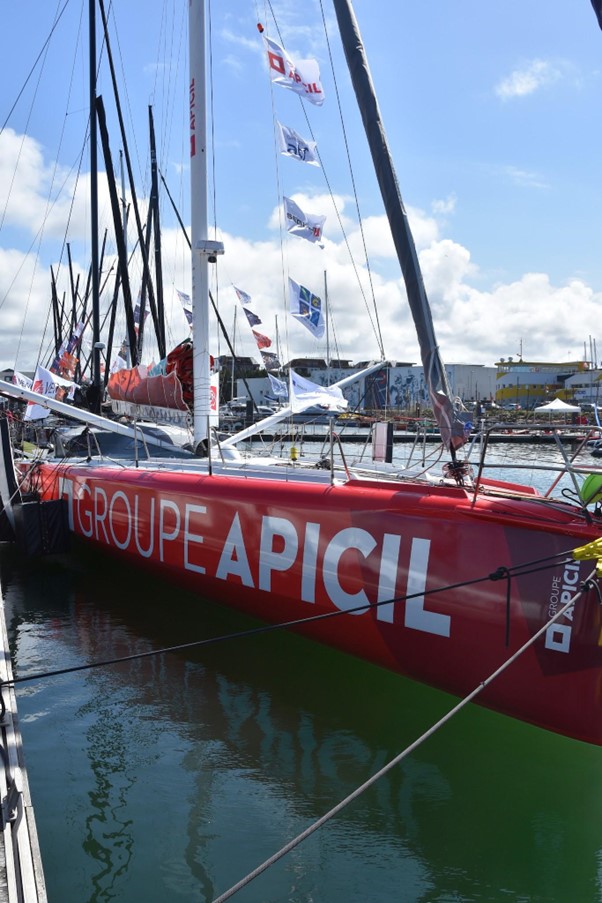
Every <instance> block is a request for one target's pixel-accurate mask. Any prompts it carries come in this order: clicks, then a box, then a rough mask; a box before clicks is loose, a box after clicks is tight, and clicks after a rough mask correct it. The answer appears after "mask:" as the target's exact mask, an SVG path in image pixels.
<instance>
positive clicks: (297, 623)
mask: <svg viewBox="0 0 602 903" xmlns="http://www.w3.org/2000/svg"><path fill="white" fill-rule="evenodd" d="M558 559H564V560H562V561H558ZM572 561H574V559H573V558H572V556H571V553H570V552H558V553H556V554H555V555H550V556H549V557H548V558H537V559H534V560H533V561H530V562H525V563H524V564H519V565H515V566H514V567H513V568H506V567H505V566H504V567H500V568H498V569H497V571H494V572H492V573H491V574H487V576H485V577H475V579H474V580H463V581H462V582H460V583H448V584H446V585H445V586H438V587H435V588H434V589H430V590H421V591H419V592H415V593H409V594H408V595H404V596H394V597H393V598H392V599H382V600H380V601H378V602H367V603H366V602H363V603H362V604H361V605H356V606H354V607H353V608H345V609H340V608H337V609H336V610H335V611H326V612H322V613H321V614H318V615H308V617H306V618H296V619H294V620H292V621H280V622H278V623H277V624H262V625H261V627H253V628H251V629H250V630H241V631H238V632H237V633H226V634H222V635H220V636H216V637H207V638H206V639H203V640H192V641H191V642H188V643H179V644H178V645H176V646H163V647H162V648H161V649H148V650H147V651H146V652H135V653H133V654H132V655H124V656H120V657H119V658H110V659H103V660H101V661H98V662H87V663H86V664H85V665H72V666H70V667H69V668H56V669H54V670H52V671H38V672H37V673H36V674H25V675H23V676H22V677H13V678H12V680H10V681H8V682H7V683H6V684H5V685H6V686H15V685H16V684H22V683H28V682H29V681H32V680H44V679H45V678H47V677H62V676H63V675H65V674H76V673H77V672H79V671H91V670H92V669H94V668H104V667H108V666H109V665H120V664H124V663H126V662H133V661H137V660H138V659H142V658H151V657H152V656H155V655H165V654H167V653H168V652H183V651H184V650H185V649H194V648H200V647H202V646H213V645H216V644H217V643H224V642H227V641H229V640H241V639H245V638H246V637H252V636H260V635H261V634H265V633H272V632H274V631H277V630H288V629H290V628H292V627H303V626H305V625H306V624H312V623H315V622H317V621H325V620H327V619H328V618H337V617H341V616H342V615H352V614H360V613H361V612H365V611H370V610H371V609H375V608H379V607H380V606H381V605H393V604H396V603H398V602H407V601H408V600H410V599H416V598H426V597H427V596H433V595H436V594H437V593H444V592H449V591H450V590H454V589H461V588H462V587H465V586H475V585H476V584H478V583H486V582H487V581H497V580H501V579H506V580H508V581H509V580H510V579H511V578H512V577H521V576H524V575H526V574H533V573H536V572H538V571H542V570H548V569H549V568H551V567H557V566H558V565H559V564H560V565H562V564H566V563H568V562H572ZM533 565H539V566H538V567H533ZM588 579H591V578H588ZM507 595H508V591H507ZM506 605H507V606H508V601H507V602H506ZM506 634H507V629H506Z"/></svg>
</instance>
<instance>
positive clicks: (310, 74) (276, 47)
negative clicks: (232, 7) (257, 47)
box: [264, 35, 324, 107]
mask: <svg viewBox="0 0 602 903" xmlns="http://www.w3.org/2000/svg"><path fill="white" fill-rule="evenodd" d="M264 39H265V43H266V49H267V54H268V66H269V70H270V78H271V79H272V81H273V82H274V84H275V85H282V87H283V88H288V89H289V90H290V91H294V92H295V94H300V95H301V97H303V98H304V100H309V101H310V102H311V103H313V104H315V105H316V106H318V107H321V106H322V104H323V103H324V90H323V88H322V83H321V82H320V67H319V66H318V63H317V61H316V60H297V62H296V63H293V61H292V59H291V58H290V57H289V56H288V54H287V53H286V51H285V50H284V48H282V47H281V46H280V44H277V43H276V41H272V40H271V39H270V38H268V37H266V35H264Z"/></svg>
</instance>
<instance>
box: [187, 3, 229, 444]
mask: <svg viewBox="0 0 602 903" xmlns="http://www.w3.org/2000/svg"><path fill="white" fill-rule="evenodd" d="M189 52H190V85H189V118H190V230H191V240H192V295H191V297H192V330H193V331H192V337H193V358H192V361H193V380H194V382H193V385H194V409H193V414H194V445H195V449H197V450H199V451H200V450H203V448H205V449H206V447H207V441H208V437H209V416H210V413H211V368H210V356H209V263H210V262H212V263H214V262H215V260H216V259H217V255H218V254H222V253H223V245H221V243H218V242H215V241H209V237H208V234H207V233H208V225H207V221H208V216H207V105H206V92H205V83H206V77H205V5H204V0H189Z"/></svg>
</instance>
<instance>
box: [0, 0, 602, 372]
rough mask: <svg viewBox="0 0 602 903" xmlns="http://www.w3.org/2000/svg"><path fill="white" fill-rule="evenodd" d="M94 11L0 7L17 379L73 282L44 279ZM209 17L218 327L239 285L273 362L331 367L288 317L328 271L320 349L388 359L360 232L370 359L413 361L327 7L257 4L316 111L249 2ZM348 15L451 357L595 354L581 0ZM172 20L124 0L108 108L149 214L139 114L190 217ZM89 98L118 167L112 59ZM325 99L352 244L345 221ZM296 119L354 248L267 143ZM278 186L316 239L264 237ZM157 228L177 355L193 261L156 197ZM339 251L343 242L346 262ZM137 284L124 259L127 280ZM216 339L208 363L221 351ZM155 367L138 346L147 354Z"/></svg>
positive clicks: (183, 41) (596, 206)
mask: <svg viewBox="0 0 602 903" xmlns="http://www.w3.org/2000/svg"><path fill="white" fill-rule="evenodd" d="M85 5H86V4H82V2H81V0H70V2H68V3H67V4H65V3H64V0H59V2H57V3H56V5H55V4H54V3H49V2H48V0H45V2H42V0H31V2H29V3H27V4H9V5H5V8H4V9H3V27H2V30H1V31H0V67H1V78H2V81H1V84H2V90H1V92H0V125H3V126H4V129H3V131H2V134H0V323H2V324H3V327H2V329H0V366H2V367H3V366H15V365H16V366H17V368H19V369H32V368H33V366H35V363H36V361H37V359H38V357H39V356H40V355H41V356H42V357H44V355H45V354H46V353H47V347H48V337H49V333H48V331H46V333H44V329H45V324H46V320H47V312H48V301H49V296H50V289H49V286H50V273H49V267H50V265H53V268H54V269H55V272H56V271H58V272H59V278H60V279H61V280H62V285H65V283H64V280H65V279H66V275H67V271H66V268H65V266H64V265H63V266H62V267H59V258H60V255H61V246H62V237H63V235H64V233H65V228H66V224H67V218H68V214H69V210H70V207H71V201H72V198H73V197H74V198H75V203H74V206H73V210H72V213H71V222H70V225H69V231H68V235H69V241H70V242H71V246H72V250H73V256H74V260H75V263H76V267H77V269H78V271H79V272H81V274H82V279H85V274H86V271H87V267H88V262H89V243H88V240H87V223H88V215H89V214H88V201H87V184H86V183H87V171H88V164H87V159H86V156H85V155H84V157H83V160H82V179H81V180H80V182H79V183H78V187H76V185H75V180H74V172H75V169H74V167H77V161H78V158H79V154H80V152H81V149H82V147H83V143H82V142H83V134H84V130H85V124H86V119H87V113H88V110H87V106H88V97H87V82H86V79H87V75H86V69H87V50H86V40H87V37H86V35H87V22H86V10H85V9H84V8H83V6H85ZM213 6H214V7H215V8H214V9H213V11H212V18H211V34H212V62H213V82H212V93H213V107H214V111H215V116H214V122H213V129H212V131H213V132H214V135H215V143H214V148H213V150H214V153H212V154H211V157H212V166H211V168H212V173H214V174H215V184H213V179H212V185H211V192H210V193H211V197H212V199H213V198H215V210H212V212H211V214H210V218H211V221H212V222H214V221H215V222H216V224H217V229H218V234H219V237H221V238H222V239H223V240H224V242H225V245H226V254H225V256H224V258H223V261H221V262H220V264H219V268H218V275H219V290H218V285H217V284H216V285H215V287H214V290H215V291H216V292H217V294H218V297H219V303H220V309H221V311H222V315H223V317H224V320H225V321H226V323H229V324H230V323H232V322H233V315H234V314H233V312H234V308H235V306H236V302H235V294H234V291H233V288H232V286H233V285H237V286H238V287H239V288H242V289H243V290H244V291H245V292H247V293H248V294H250V295H251V297H252V298H253V301H254V305H255V309H256V310H257V312H258V313H259V314H260V316H261V318H262V320H263V324H264V327H265V329H264V331H265V332H266V333H267V334H268V335H270V336H271V337H272V338H275V333H276V331H277V332H278V336H279V339H280V342H281V344H282V357H283V359H284V360H288V359H289V358H290V357H295V356H299V355H301V354H311V355H316V356H321V357H323V356H324V354H325V352H326V348H325V345H324V340H323V341H321V342H316V340H314V339H313V337H312V336H311V335H310V334H309V333H308V332H307V331H305V330H304V329H303V327H302V326H300V325H299V324H297V323H295V322H293V323H289V321H288V318H287V316H286V313H285V310H286V306H287V300H286V291H285V285H286V277H287V276H288V275H290V276H292V278H294V279H295V280H296V281H298V282H300V283H302V284H305V285H307V286H308V287H310V288H311V289H312V290H313V291H314V292H316V293H317V294H321V293H322V290H323V283H324V276H323V273H324V271H326V273H327V278H328V286H329V305H330V309H331V311H332V318H333V331H332V332H331V333H330V341H331V343H332V342H334V339H335V338H336V348H332V345H331V351H332V354H333V356H335V357H342V358H347V359H350V360H355V361H357V360H366V359H369V358H376V357H379V356H380V350H379V340H378V338H377V337H376V336H375V335H374V334H373V330H372V327H371V322H372V323H373V322H374V320H375V316H374V314H373V313H370V314H368V313H367V311H366V305H365V301H364V297H363V294H362V291H360V287H359V285H358V272H359V279H360V280H361V282H362V284H363V293H364V295H366V296H367V297H368V298H369V296H370V285H369V280H368V278H367V276H366V268H365V261H364V260H363V258H362V255H361V253H359V252H361V249H362V245H363V242H364V241H365V242H366V244H367V247H368V250H369V256H370V266H371V273H372V288H373V291H374V294H375V296H376V299H377V302H378V310H379V320H380V329H381V334H382V341H383V342H384V350H385V354H386V355H387V357H389V358H392V359H397V360H411V361H418V359H419V358H418V351H417V347H416V342H415V337H414V331H413V327H412V324H411V321H410V320H409V316H408V312H407V309H406V305H405V301H404V296H403V289H402V287H401V281H400V275H399V268H398V265H397V263H396V261H395V259H394V256H393V254H392V246H391V240H390V236H389V235H388V233H387V225H386V222H385V221H384V218H383V215H382V204H381V202H380V198H379V196H378V189H377V187H376V183H375V179H374V175H373V171H372V166H371V163H370V161H369V157H368V153H367V149H366V143H365V139H364V136H363V132H362V129H361V124H360V121H359V117H358V114H357V110H356V108H355V101H354V99H353V97H352V92H351V88H350V83H349V78H348V76H347V73H346V70H345V67H344V63H343V60H342V55H341V50H340V46H339V41H338V37H337V35H336V31H335V28H334V13H333V11H332V9H331V7H330V5H329V4H328V2H327V0H324V13H325V16H326V20H327V25H328V36H329V42H330V49H331V52H332V55H333V60H334V74H333V71H332V70H331V68H330V62H329V53H328V45H327V42H326V39H325V36H324V31H323V29H322V20H321V11H320V6H319V4H318V3H317V2H314V0H308V2H307V3H305V4H303V5H302V6H301V5H300V4H298V3H292V2H290V0H274V2H273V3H272V8H273V11H274V13H275V15H276V18H277V26H278V29H279V31H280V34H281V36H282V40H283V43H284V44H285V46H286V48H287V51H288V53H289V55H291V56H292V57H293V58H294V59H296V58H308V57H312V58H315V59H317V60H318V62H319V64H320V69H321V73H322V83H323V86H324V91H325V96H326V100H325V103H324V105H323V106H322V107H320V108H317V107H312V106H310V105H308V104H305V105H303V103H302V102H301V101H299V100H298V98H297V97H296V96H295V95H294V94H292V93H291V92H287V91H285V90H283V89H281V88H277V87H274V88H273V89H271V87H270V83H269V79H268V76H267V71H266V66H265V58H264V51H263V44H262V41H261V39H260V37H259V35H258V32H257V29H256V22H257V17H258V15H259V16H260V18H261V20H262V21H263V22H264V23H265V24H266V26H267V27H268V30H269V33H270V35H271V36H272V37H274V38H277V31H276V23H275V22H274V20H273V19H272V17H271V15H269V14H268V12H266V10H265V9H264V7H263V6H260V12H258V5H256V4H251V3H249V2H248V0H230V2H228V3H226V4H224V3H221V4H218V3H214V4H213ZM63 7H65V9H64V12H63V14H62V16H61V19H60V21H59V23H58V25H57V26H56V28H55V31H54V34H53V36H52V38H51V40H50V42H49V44H48V50H47V53H46V55H45V58H44V65H43V67H42V66H41V65H40V64H38V65H37V66H36V68H35V70H34V71H33V74H32V76H31V78H30V80H29V82H28V84H27V85H26V87H25V88H24V90H23V93H22V95H21V97H20V99H19V100H18V101H17V97H18V94H19V92H20V90H21V88H22V86H23V83H24V81H25V79H26V77H27V75H28V73H29V72H30V69H31V67H32V66H33V64H34V62H35V60H36V57H37V56H38V54H39V52H40V50H41V48H42V47H43V45H44V42H45V41H46V38H47V36H48V34H49V33H50V30H51V28H52V24H53V21H54V18H55V15H56V13H57V11H60V10H62V9H63ZM107 7H108V2H107ZM141 9H143V10H144V15H143V18H142V19H141V15H140V11H141ZM355 11H356V15H357V18H358V21H359V24H360V28H361V30H362V34H363V38H364V43H365V46H366V50H367V54H368V59H369V62H370V65H371V69H372V75H373V79H374V83H375V85H376V89H377V93H378V97H379V103H380V106H381V110H382V114H383V119H384V123H385V126H386V129H387V133H388V136H389V141H390V145H391V149H392V152H393V157H394V160H395V165H396V169H397V174H398V178H399V183H400V187H401V191H402V195H403V198H404V201H405V204H406V207H407V209H408V213H409V216H410V222H411V224H412V227H413V229H414V233H415V237H416V243H417V246H418V250H419V254H420V259H421V265H422V268H423V273H424V279H425V284H426V287H427V292H428V294H429V297H430V300H431V305H432V307H433V312H434V319H435V327H436V330H437V334H438V337H439V342H440V346H441V352H442V355H443V358H444V360H446V361H447V362H450V363H452V362H458V361H464V362H471V363H472V362H474V363H483V364H488V365H491V364H493V363H494V362H495V361H496V360H498V359H499V357H507V356H508V355H516V354H517V353H518V352H519V350H520V349H521V347H522V351H523V356H524V357H525V359H533V360H540V359H543V360H561V361H562V360H568V359H569V358H571V359H574V358H577V357H581V356H582V355H583V353H584V343H587V345H588V351H589V338H590V336H591V337H592V338H593V339H595V340H596V342H597V341H598V339H601V340H602V335H599V334H597V324H598V322H599V320H600V315H599V312H600V304H601V302H602V259H601V253H600V250H601V249H600V245H601V240H602V230H601V211H602V191H601V187H602V184H601V178H600V172H601V164H600V148H601V147H602V135H601V125H600V123H601V117H600V108H601V105H600V94H601V88H602V31H600V29H599V28H598V25H597V22H596V19H595V16H594V14H593V11H592V8H591V4H590V3H589V0H529V2H527V3H525V0H506V2H505V3H504V4H490V3H483V2H482V0H456V2H455V3H450V2H449V0H424V2H421V3H414V2H409V0H356V3H355ZM186 15H187V3H186V2H185V0H178V2H174V0H170V2H166V3H162V2H159V0H146V2H145V3H144V4H143V5H141V4H138V3H133V2H132V0H116V2H115V3H114V4H113V10H112V13H111V19H112V24H111V31H112V41H113V52H114V54H115V57H116V58H117V61H118V63H117V64H118V69H119V72H120V79H121V72H122V69H123V76H124V78H123V82H124V84H126V85H127V90H126V89H122V102H123V103H124V107H125V109H126V119H127V124H128V132H129V136H130V141H131V150H132V154H133V157H134V161H135V162H134V168H135V174H136V184H137V187H136V190H137V192H138V194H139V196H140V197H141V198H142V201H143V203H144V201H145V199H146V197H147V196H148V150H147V137H146V136H147V107H148V104H149V103H151V104H152V105H153V110H154V116H155V123H156V129H157V140H158V154H159V162H160V166H161V169H162V171H163V173H164V175H165V177H166V179H167V181H168V183H169V186H170V190H171V191H172V193H173V195H174V196H175V197H176V199H177V201H178V205H179V206H180V207H181V211H182V214H183V216H184V219H185V221H186V222H187V223H188V221H189V206H188V200H187V198H188V164H187V143H188V134H187V122H186V116H187V82H188V75H187V55H188V49H187V48H188V38H187V34H186V21H185V20H186ZM99 26H100V15H99ZM117 34H118V35H119V38H118V39H117ZM335 77H336V84H335ZM99 92H100V93H102V94H103V97H104V99H105V103H106V106H107V110H108V116H109V128H110V132H111V146H112V152H113V157H114V159H116V158H117V155H118V152H119V148H120V146H121V144H120V139H119V136H118V132H117V128H116V125H115V117H114V114H113V112H112V100H111V94H112V92H111V86H110V81H109V78H108V74H107V67H106V65H104V64H103V66H102V67H101V73H100V81H99ZM337 92H338V95H339V97H340V102H341V114H342V116H343V118H344V122H345V130H346V135H347V139H348V142H349V145H350V149H351V156H352V164H353V180H354V181H355V186H356V191H357V196H358V203H359V208H360V211H361V215H362V218H363V223H364V239H362V238H361V235H360V233H359V232H358V228H357V217H356V210H355V200H354V198H353V194H352V184H353V183H352V178H351V176H350V174H349V168H348V165H347V161H346V157H345V151H344V148H343V144H342V140H341V127H340V113H339V110H338V107H337ZM15 101H17V102H16V105H15V108H14V110H13V111H12V112H10V111H11V108H12V107H13V104H14V103H15ZM305 112H307V116H308V119H309V123H310V125H311V129H312V131H313V134H314V137H315V139H316V140H317V142H318V148H319V151H320V154H321V157H322V159H323V162H324V172H325V174H326V176H327V178H328V183H329V185H330V190H331V191H332V193H333V194H334V195H335V197H336V207H337V209H338V216H339V217H340V218H341V220H342V221H343V222H344V224H345V231H346V237H347V240H346V241H345V239H344V237H343V235H342V233H341V230H340V228H339V224H338V218H337V213H336V212H335V207H334V205H333V201H332V199H331V196H330V192H329V188H328V186H327V185H326V183H325V179H324V173H323V172H322V171H321V170H319V169H316V168H314V167H309V166H304V165H303V164H300V163H297V162H296V161H293V160H287V159H285V158H283V157H278V155H277V154H276V153H275V150H274V139H273V114H274V113H275V115H276V117H277V118H278V119H280V121H282V122H284V123H285V124H287V125H289V126H291V127H293V128H295V129H297V131H299V132H300V133H301V134H303V135H305V136H306V137H310V135H309V126H308V124H307V122H306V119H305ZM9 113H10V116H9ZM17 164H18V165H17ZM59 186H60V188H59ZM283 194H284V195H288V196H289V197H290V196H293V197H295V199H296V200H297V201H298V203H300V204H301V206H302V207H303V209H305V210H306V211H307V212H313V213H317V214H320V213H321V214H326V215H327V220H326V224H325V227H324V248H323V249H320V248H318V247H317V246H316V245H312V244H310V243H309V242H306V241H304V240H303V239H299V238H293V237H290V236H288V237H287V236H286V234H285V233H283V232H282V230H281V228H279V218H278V210H279V209H280V208H279V198H280V197H281V196H282V195H283ZM48 197H51V198H52V204H51V205H49V204H48ZM103 197H104V195H103ZM103 215H104V205H103ZM162 216H163V224H164V248H165V255H164V275H165V280H164V281H165V290H166V296H167V299H168V309H169V310H170V312H171V313H172V317H171V321H170V322H171V331H170V340H171V341H173V343H174V344H175V343H176V342H177V341H179V340H180V339H181V338H182V337H184V335H185V334H186V327H185V322H184V320H183V317H182V314H181V311H180V309H179V307H178V303H179V302H178V301H177V296H176V293H175V289H183V290H189V288H190V276H189V262H188V256H187V253H186V248H185V245H184V242H183V241H182V237H181V235H180V234H179V229H178V227H177V226H176V224H175V222H174V218H173V215H172V214H171V211H170V209H169V204H168V202H167V201H164V202H163V210H162ZM131 241H133V238H132V239H131ZM348 247H349V248H351V249H352V250H353V251H354V252H358V253H357V256H356V257H355V258H354V261H352V260H351V257H350V255H349V252H348ZM109 250H110V251H112V248H111V247H110V248H109ZM136 278H137V277H136V268H135V266H134V267H133V273H132V279H133V282H134V286H135V283H136ZM369 304H371V301H369ZM276 316H277V317H278V320H277V324H278V325H276ZM244 327H245V324H244V323H241V322H240V320H239V323H238V327H237V332H236V344H237V349H238V351H239V353H241V354H246V355H254V356H256V357H257V353H256V349H255V347H254V344H253V340H252V338H251V336H250V333H249V332H248V331H247V330H246V329H245V328H244ZM44 335H45V338H43V336H44ZM215 342H216V346H215V348H214V349H212V350H214V351H222V352H224V351H226V349H225V347H223V344H222V345H219V346H218V341H217V339H216V340H215ZM148 354H149V355H150V356H151V357H152V355H153V348H152V346H151V345H150V344H149V346H148ZM600 356H602V346H601V350H600Z"/></svg>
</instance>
